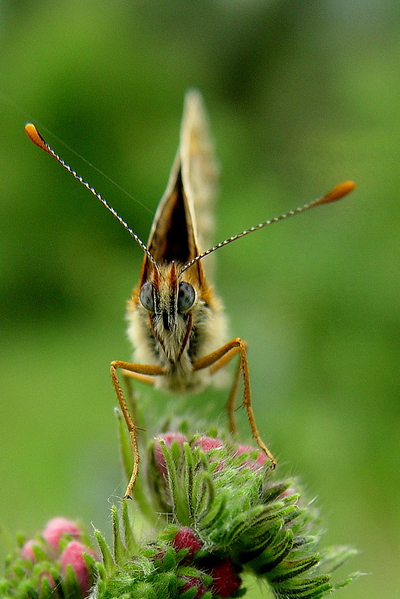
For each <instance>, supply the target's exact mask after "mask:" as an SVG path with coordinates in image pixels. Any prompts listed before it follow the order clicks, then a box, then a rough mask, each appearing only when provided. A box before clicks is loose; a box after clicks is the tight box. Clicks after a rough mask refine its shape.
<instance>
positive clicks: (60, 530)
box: [42, 517, 81, 551]
mask: <svg viewBox="0 0 400 599" xmlns="http://www.w3.org/2000/svg"><path fill="white" fill-rule="evenodd" d="M65 534H68V535H71V536H72V537H75V538H76V539H80V537H81V530H80V528H79V527H78V526H77V524H76V523H75V522H73V521H72V520H68V519H67V518H61V517H60V518H53V519H52V520H49V522H48V523H47V524H46V526H45V529H44V531H43V533H42V535H43V538H44V540H45V541H46V542H47V543H48V544H49V545H50V547H51V548H52V549H54V551H58V549H59V544H60V540H61V539H62V537H63V536H64V535H65Z"/></svg>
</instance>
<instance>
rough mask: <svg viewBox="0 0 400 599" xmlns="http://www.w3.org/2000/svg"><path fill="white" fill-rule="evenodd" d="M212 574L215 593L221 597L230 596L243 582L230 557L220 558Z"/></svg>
mask: <svg viewBox="0 0 400 599" xmlns="http://www.w3.org/2000/svg"><path fill="white" fill-rule="evenodd" d="M210 574H211V576H212V577H213V583H212V590H213V593H214V594H215V595H219V596H220V597H221V599H227V597H230V596H231V595H232V593H234V592H235V591H237V590H238V589H239V588H240V585H241V584H242V581H241V579H240V578H239V576H238V575H237V573H236V570H235V568H234V565H233V562H232V560H231V558H230V557H226V558H225V559H223V560H218V562H217V564H216V565H215V566H213V567H212V569H211V572H210Z"/></svg>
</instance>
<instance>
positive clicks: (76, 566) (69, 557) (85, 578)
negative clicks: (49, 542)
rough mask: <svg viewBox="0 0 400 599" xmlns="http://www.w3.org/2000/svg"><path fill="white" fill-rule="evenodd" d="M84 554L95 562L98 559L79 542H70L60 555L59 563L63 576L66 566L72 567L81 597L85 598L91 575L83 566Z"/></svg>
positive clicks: (90, 582)
mask: <svg viewBox="0 0 400 599" xmlns="http://www.w3.org/2000/svg"><path fill="white" fill-rule="evenodd" d="M84 553H87V554H89V555H91V556H93V557H94V558H95V559H97V560H98V559H99V557H98V555H97V554H96V553H95V552H94V551H93V550H92V549H89V547H85V545H83V544H82V543H80V542H79V541H70V543H68V545H67V546H66V548H65V549H64V551H63V552H62V554H61V557H60V562H61V568H62V572H63V574H64V576H65V574H66V571H67V566H68V565H70V566H71V567H72V569H73V570H74V572H75V576H76V579H77V581H78V584H79V586H80V589H81V591H82V596H83V597H86V595H87V594H88V592H89V590H90V588H91V586H92V584H93V580H92V576H91V573H90V571H89V570H88V568H87V566H86V564H85V560H84V559H83V554H84Z"/></svg>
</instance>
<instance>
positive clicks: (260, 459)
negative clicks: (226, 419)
mask: <svg viewBox="0 0 400 599" xmlns="http://www.w3.org/2000/svg"><path fill="white" fill-rule="evenodd" d="M251 452H254V447H251V445H239V446H238V447H237V449H236V450H235V456H237V455H242V453H251ZM266 461H267V456H266V455H265V453H264V452H262V451H259V452H258V453H257V458H256V459H255V460H254V459H248V460H245V462H244V465H245V466H247V467H248V468H250V470H259V469H260V468H261V467H262V466H264V464H265V462H266Z"/></svg>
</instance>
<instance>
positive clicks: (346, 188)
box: [180, 181, 356, 273]
mask: <svg viewBox="0 0 400 599" xmlns="http://www.w3.org/2000/svg"><path fill="white" fill-rule="evenodd" d="M355 186H356V184H355V183H354V182H353V181H343V183H339V185H337V186H336V187H334V188H333V189H331V191H329V192H328V193H327V194H326V195H324V196H322V198H318V199H316V200H314V201H313V202H309V203H308V204H304V205H303V206H300V207H299V208H295V209H294V210H290V212H286V213H285V214H281V215H280V216H276V217H275V218H272V219H270V220H266V221H265V222H263V223H260V224H258V225H255V226H254V227H250V229H246V230H245V231H242V232H241V233H238V234H237V235H233V236H232V237H229V238H228V239H225V240H224V241H221V242H220V243H217V245H214V246H213V247H212V248H210V249H209V250H206V251H205V252H202V253H201V254H199V255H198V256H196V257H195V258H193V259H192V260H190V261H189V262H186V264H184V265H183V267H182V269H181V270H180V272H181V273H183V272H185V270H187V269H188V268H190V267H191V266H193V264H195V263H196V262H198V261H199V260H202V259H203V258H204V257H205V256H208V255H209V254H212V253H213V252H215V250H219V248H222V247H224V245H228V244H229V243H232V241H236V240H237V239H240V238H241V237H245V236H246V235H249V234H250V233H254V231H258V230H259V229H263V228H264V227H268V226H269V225H273V224H274V223H278V222H279V221H281V220H285V219H286V218H289V217H290V216H294V215H295V214H301V212H306V210H310V208H315V206H321V205H322V204H330V203H331V202H336V201H337V200H341V199H342V198H343V197H344V196H346V195H347V194H348V193H350V192H351V191H353V189H354V188H355Z"/></svg>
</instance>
